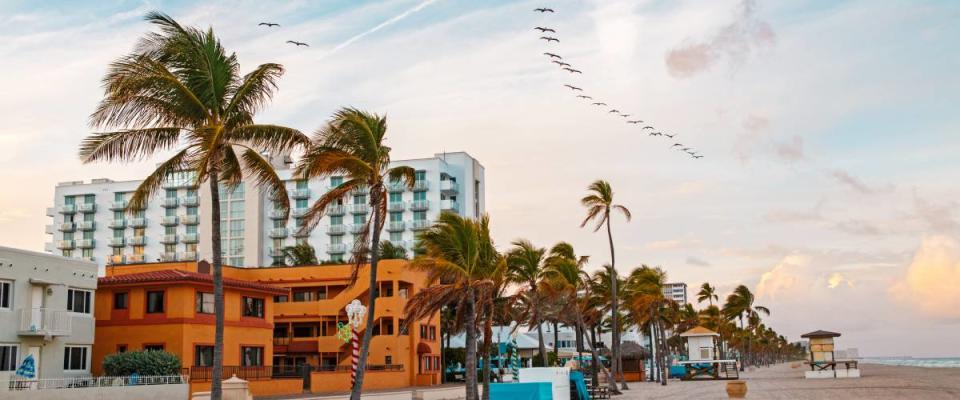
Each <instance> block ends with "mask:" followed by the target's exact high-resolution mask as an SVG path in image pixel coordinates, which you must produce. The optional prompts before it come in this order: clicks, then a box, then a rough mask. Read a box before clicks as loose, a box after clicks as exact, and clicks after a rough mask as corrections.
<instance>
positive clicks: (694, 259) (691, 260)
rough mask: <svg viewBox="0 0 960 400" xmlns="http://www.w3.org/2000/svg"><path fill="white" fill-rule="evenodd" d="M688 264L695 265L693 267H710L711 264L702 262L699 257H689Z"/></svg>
mask: <svg viewBox="0 0 960 400" xmlns="http://www.w3.org/2000/svg"><path fill="white" fill-rule="evenodd" d="M687 264H690V265H693V266H697V267H709V266H710V263H709V262H707V261H705V260H701V259H699V258H697V257H693V256H689V257H687Z"/></svg>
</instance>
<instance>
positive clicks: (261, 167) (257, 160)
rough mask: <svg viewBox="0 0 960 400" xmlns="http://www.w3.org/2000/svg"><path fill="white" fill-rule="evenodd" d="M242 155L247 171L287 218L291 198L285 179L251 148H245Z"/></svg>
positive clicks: (284, 217) (256, 184) (255, 183)
mask: <svg viewBox="0 0 960 400" xmlns="http://www.w3.org/2000/svg"><path fill="white" fill-rule="evenodd" d="M240 157H241V158H242V159H243V164H244V166H245V167H246V168H245V169H246V172H247V173H248V174H250V175H252V177H253V183H254V185H255V186H257V187H258V188H260V189H261V190H262V191H263V192H265V193H266V194H267V197H268V198H270V200H271V201H273V203H274V204H276V205H277V206H279V207H278V208H279V209H282V210H283V212H284V215H283V219H284V220H286V219H287V217H288V216H289V213H290V198H289V197H287V188H286V186H285V185H284V182H283V179H280V177H279V176H278V175H277V171H276V170H274V169H273V165H271V164H270V162H269V161H267V160H266V159H264V158H263V157H261V156H260V154H259V153H257V152H256V151H254V150H253V149H251V148H247V149H245V150H244V151H243V153H242V154H241V155H240Z"/></svg>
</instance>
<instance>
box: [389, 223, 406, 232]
mask: <svg viewBox="0 0 960 400" xmlns="http://www.w3.org/2000/svg"><path fill="white" fill-rule="evenodd" d="M404 229H406V226H405V225H404V223H403V221H390V222H387V232H403V230H404Z"/></svg>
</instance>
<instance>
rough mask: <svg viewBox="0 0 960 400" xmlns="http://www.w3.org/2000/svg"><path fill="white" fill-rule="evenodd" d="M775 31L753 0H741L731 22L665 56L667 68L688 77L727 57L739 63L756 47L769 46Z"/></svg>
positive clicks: (680, 76)
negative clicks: (758, 14)
mask: <svg viewBox="0 0 960 400" xmlns="http://www.w3.org/2000/svg"><path fill="white" fill-rule="evenodd" d="M775 41H776V34H775V33H774V32H773V28H771V26H770V24H769V23H767V22H765V21H762V20H760V19H759V18H758V17H757V15H756V3H755V2H754V1H753V0H743V1H741V2H740V4H739V6H738V10H737V12H736V14H735V18H734V20H733V22H731V23H730V24H728V25H726V26H724V27H722V28H720V29H719V30H718V31H717V32H716V33H715V34H714V35H713V36H712V37H710V38H707V39H704V40H692V39H689V38H688V39H686V40H684V42H683V43H682V44H680V45H678V46H676V47H674V48H673V49H671V50H670V51H669V52H667V54H666V56H665V57H664V62H665V63H666V66H667V71H668V72H669V73H670V75H671V76H673V77H674V78H681V79H682V78H689V77H692V76H694V75H697V74H699V73H701V72H703V71H706V70H707V69H709V68H710V67H712V66H713V65H714V64H716V63H718V62H720V61H723V60H727V61H728V62H729V63H730V64H741V63H743V62H744V61H745V60H746V58H747V57H748V56H749V55H750V53H751V52H753V51H754V50H755V49H760V48H764V47H769V46H772V45H773V43H774V42H775Z"/></svg>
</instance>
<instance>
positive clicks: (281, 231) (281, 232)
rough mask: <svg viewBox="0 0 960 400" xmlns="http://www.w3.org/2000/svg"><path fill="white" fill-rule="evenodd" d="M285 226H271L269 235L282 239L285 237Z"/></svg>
mask: <svg viewBox="0 0 960 400" xmlns="http://www.w3.org/2000/svg"><path fill="white" fill-rule="evenodd" d="M287 234H288V233H287V228H273V229H270V237H271V238H273V239H282V238H285V237H287Z"/></svg>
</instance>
